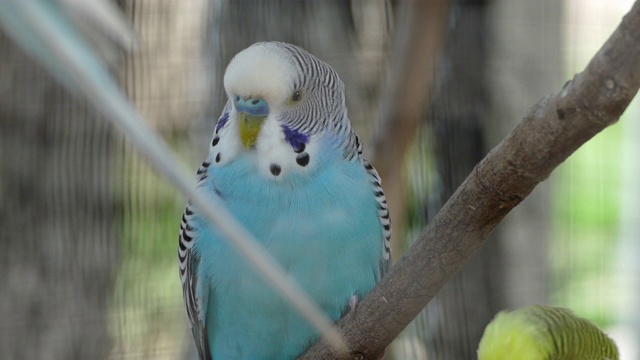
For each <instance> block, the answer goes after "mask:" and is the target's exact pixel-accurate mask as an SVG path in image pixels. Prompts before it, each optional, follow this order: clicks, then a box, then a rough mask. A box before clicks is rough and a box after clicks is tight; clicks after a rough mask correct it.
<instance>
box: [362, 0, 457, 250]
mask: <svg viewBox="0 0 640 360" xmlns="http://www.w3.org/2000/svg"><path fill="white" fill-rule="evenodd" d="M399 6H400V9H399V11H400V14H399V16H398V19H397V21H396V22H397V23H398V26H397V30H396V32H395V35H394V42H393V48H392V51H391V61H390V69H389V70H390V71H389V74H388V78H387V79H388V81H387V84H386V85H385V86H384V91H383V92H382V94H381V96H380V108H379V118H378V119H377V123H376V129H375V133H374V135H373V139H372V141H371V148H370V149H367V151H366V154H367V157H368V158H369V160H370V161H371V163H372V164H373V165H374V166H375V168H376V170H378V174H380V177H381V178H382V179H384V183H383V186H384V192H385V194H386V198H387V201H388V202H389V204H388V205H389V210H390V213H391V223H392V224H393V232H392V236H393V238H394V239H398V240H399V239H401V238H402V235H401V234H402V223H403V221H402V219H404V212H405V207H406V206H405V196H404V188H403V184H404V181H403V177H402V167H403V164H404V161H402V159H404V158H405V157H406V156H405V154H406V153H407V150H408V149H409V145H411V144H412V143H413V142H414V141H415V139H416V138H417V137H416V135H417V134H418V125H419V124H420V120H421V119H422V118H423V116H424V113H425V111H426V109H427V104H428V102H429V100H430V98H431V90H432V88H433V86H432V85H433V81H434V79H435V69H436V62H437V61H436V60H437V57H438V54H439V53H440V49H441V48H442V45H443V41H444V37H445V32H446V26H447V23H448V21H447V20H448V19H449V0H412V1H406V2H402V3H401V4H400V5H399ZM399 244H400V243H399V241H392V247H393V250H394V251H393V253H395V254H397V253H399V251H397V250H399V246H398V245H399Z"/></svg>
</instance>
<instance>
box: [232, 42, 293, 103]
mask: <svg viewBox="0 0 640 360" xmlns="http://www.w3.org/2000/svg"><path fill="white" fill-rule="evenodd" d="M290 56H291V53H290V52H289V51H288V50H287V49H285V48H283V47H281V46H278V45H277V44H273V43H260V44H256V45H253V46H251V47H248V48H246V49H244V50H242V51H241V52H239V53H238V54H237V55H236V56H235V57H234V58H233V59H232V60H231V62H230V63H229V65H228V66H227V70H226V71H225V73H224V88H225V91H226V92H227V95H228V96H230V97H231V96H235V95H239V96H244V97H249V96H251V97H260V98H262V99H264V100H265V101H267V103H269V104H270V105H272V106H273V105H277V104H279V103H283V102H285V101H286V100H287V99H288V98H289V96H290V95H291V92H292V91H294V90H295V89H294V88H293V87H294V76H295V68H294V66H293V63H292V60H291V59H290Z"/></svg>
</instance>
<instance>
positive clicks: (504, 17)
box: [0, 0, 640, 360]
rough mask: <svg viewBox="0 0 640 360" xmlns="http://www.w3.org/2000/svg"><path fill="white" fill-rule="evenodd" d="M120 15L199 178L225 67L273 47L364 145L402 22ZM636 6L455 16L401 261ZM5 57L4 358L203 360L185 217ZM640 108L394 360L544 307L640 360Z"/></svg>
mask: <svg viewBox="0 0 640 360" xmlns="http://www.w3.org/2000/svg"><path fill="white" fill-rule="evenodd" d="M119 3H120V5H121V8H122V10H123V12H124V13H125V14H126V16H127V18H128V19H129V20H130V21H131V23H132V24H133V26H134V28H135V30H136V32H137V33H138V35H139V47H138V49H137V51H136V52H134V53H132V54H126V55H122V54H120V53H117V56H113V57H111V60H110V65H111V67H112V69H113V71H114V74H116V76H117V77H118V78H119V80H120V82H121V84H122V87H123V89H124V90H125V91H126V93H127V94H128V95H129V97H130V98H131V100H132V101H133V102H134V103H135V105H136V106H137V107H138V109H140V111H141V112H142V114H143V115H144V116H145V118H146V119H147V120H148V121H149V122H150V123H152V124H153V126H154V127H155V129H157V130H158V131H160V132H161V133H162V134H163V136H164V137H165V138H166V139H168V141H169V142H170V144H171V145H172V147H173V148H174V150H176V151H177V153H178V154H179V156H180V157H181V159H183V161H184V164H185V168H189V169H192V170H193V172H194V173H195V169H196V168H197V166H198V164H199V163H200V162H201V161H202V160H203V159H204V157H205V155H206V150H207V143H208V142H209V140H210V137H211V134H212V132H213V127H214V123H215V120H216V119H217V117H218V116H219V113H220V111H221V108H222V105H223V103H224V101H225V95H224V93H223V91H222V81H221V79H222V74H223V72H224V69H225V67H226V65H227V63H228V61H229V60H230V59H231V57H232V56H233V55H235V53H237V52H238V51H240V50H241V49H243V48H245V47H247V46H248V45H250V44H252V43H254V42H256V41H261V40H281V41H287V42H292V43H296V44H298V45H301V46H303V47H305V48H306V49H307V50H309V51H310V52H312V53H314V54H315V55H317V56H318V57H319V58H321V59H324V60H325V61H327V62H328V63H329V64H331V65H332V66H334V68H336V70H337V72H338V74H339V75H340V76H341V78H342V79H343V81H344V82H345V84H346V88H347V101H348V106H349V114H350V118H351V120H352V122H353V123H354V126H355V128H356V130H357V132H358V133H359V135H360V136H361V138H362V139H363V143H365V144H366V142H367V141H368V140H369V139H370V138H371V136H372V133H373V132H372V129H373V122H374V119H375V118H376V110H377V109H378V107H377V105H378V102H379V99H378V97H379V95H380V88H381V87H382V86H383V85H384V84H385V76H386V67H387V66H388V62H389V58H390V56H391V54H390V48H391V46H390V44H392V42H393V31H394V28H395V26H397V24H396V23H395V22H394V21H395V19H396V14H395V12H394V10H395V9H396V7H397V6H398V4H397V3H396V2H387V1H383V0H380V1H355V0H354V1H350V2H344V1H341V0H336V1H310V2H295V1H279V2H269V3H259V4H258V3H256V2H252V1H223V0H216V1H213V0H212V1H206V0H197V1H186V2H175V1H169V0H162V1H156V0H125V1H120V2H119ZM631 4H632V1H630V0H617V1H609V2H607V3H606V4H604V3H602V2H599V1H596V0H588V1H584V0H582V1H577V0H565V1H562V2H558V1H552V0H545V1H539V2H531V1H526V0H517V1H514V0H494V1H462V0H459V1H454V2H453V3H452V5H451V11H450V18H449V25H448V28H447V32H446V38H445V40H446V42H445V44H446V45H445V47H444V49H443V50H442V53H441V54H440V55H439V63H438V67H437V69H436V72H435V74H436V75H435V88H436V90H435V92H434V94H433V96H432V99H431V102H430V103H429V104H428V106H426V108H427V109H428V111H427V112H426V115H425V118H424V121H423V122H422V125H421V129H420V131H419V133H418V134H417V136H416V140H417V141H415V142H414V143H413V144H412V146H411V148H410V151H409V154H408V155H407V157H406V159H404V160H403V161H404V162H405V166H404V172H405V174H404V175H405V176H404V177H405V180H406V182H405V184H404V185H403V186H404V188H405V191H404V192H405V196H406V199H405V202H406V206H407V209H408V210H407V212H406V219H403V220H404V223H401V224H398V223H395V224H394V231H395V232H396V234H403V235H402V236H401V237H400V236H396V237H395V238H394V241H396V242H398V244H399V245H398V246H395V247H394V250H395V251H396V253H395V254H394V257H395V258H396V259H397V258H399V257H400V256H401V252H402V251H404V250H406V249H407V248H408V246H409V244H410V243H411V242H412V241H413V240H414V239H415V238H416V237H417V234H419V231H420V230H421V229H422V228H423V227H424V226H425V225H426V223H427V222H428V221H429V220H430V219H431V218H432V217H433V216H434V215H435V213H436V212H437V210H438V209H439V208H440V207H441V206H442V205H443V204H444V202H445V201H446V199H447V198H448V196H450V195H451V193H452V192H453V191H454V190H455V189H456V187H457V186H458V185H459V184H460V183H461V181H462V180H463V179H464V177H465V176H466V175H467V174H468V173H469V171H471V169H472V168H473V166H474V165H475V163H477V161H478V160H480V159H481V158H482V157H483V156H484V155H485V154H486V152H487V151H488V150H489V149H490V148H492V147H493V146H495V145H496V144H497V142H498V141H499V140H500V139H501V138H502V137H504V135H506V133H507V132H508V131H509V130H510V129H511V128H512V127H513V126H514V124H515V123H516V122H517V121H519V119H521V117H522V115H523V114H524V113H525V112H526V110H527V109H528V108H529V107H530V106H531V105H533V104H534V103H535V102H536V101H538V100H539V99H540V98H542V97H544V96H546V95H548V94H550V93H552V92H556V91H559V89H560V88H561V87H562V84H563V83H564V82H565V81H566V79H568V78H570V77H571V76H572V74H573V73H575V72H578V71H580V70H581V69H582V68H583V67H584V65H585V64H586V62H587V61H588V60H589V59H590V58H591V56H592V55H593V54H594V53H595V51H596V50H597V49H598V48H599V47H600V45H601V44H602V43H604V41H605V40H606V38H607V37H608V36H609V34H610V33H611V32H612V31H613V29H614V28H615V26H616V25H617V24H618V23H619V21H620V19H621V16H622V15H623V14H624V13H625V12H626V11H628V9H629V8H630V7H631ZM285 19H286V21H284V20H285ZM0 49H2V50H1V51H0V204H1V205H0V239H1V240H0V241H1V244H2V251H0V269H2V271H0V274H2V275H0V289H3V290H2V294H3V296H2V297H1V298H0V318H1V319H3V321H2V322H0V357H2V358H3V359H89V358H91V359H100V358H105V359H110V360H116V359H193V358H195V352H194V351H195V350H194V346H193V340H192V338H191V334H190V332H189V330H188V324H187V318H186V316H185V311H184V306H183V303H182V291H181V287H180V283H179V277H178V267H177V256H176V252H177V234H178V228H179V223H180V216H181V213H182V210H183V208H184V205H185V203H186V199H184V198H183V197H182V196H181V195H179V194H178V193H177V192H176V191H174V189H173V188H172V186H171V185H170V184H169V183H168V182H167V181H165V180H164V179H163V178H162V177H161V176H159V175H158V174H156V173H155V172H154V171H152V170H151V169H150V168H149V166H148V165H147V164H146V162H145V160H144V159H143V158H141V157H140V156H139V155H138V154H137V153H136V152H135V151H134V150H133V148H132V146H131V144H130V143H129V142H128V141H127V140H125V139H124V138H123V137H122V135H121V134H119V133H118V132H116V131H115V130H114V129H112V127H111V125H109V124H108V123H107V122H105V121H103V119H101V118H99V117H98V116H97V115H96V113H95V112H94V111H93V110H92V109H91V108H90V107H89V106H88V105H87V104H86V103H84V102H82V101H81V100H79V99H78V98H77V97H75V96H73V95H71V94H69V93H68V92H67V91H66V90H64V89H63V88H61V87H60V86H59V85H57V83H56V82H55V81H54V80H53V79H52V78H51V77H50V76H49V75H47V74H46V72H45V71H44V70H42V69H41V68H40V66H39V65H37V64H35V63H33V62H32V60H30V59H29V58H28V57H27V56H26V55H25V54H24V53H23V52H22V51H21V50H19V49H18V48H17V47H16V46H15V44H13V43H12V42H11V41H10V40H9V39H8V38H7V37H5V36H4V34H2V33H0ZM636 103H637V102H635V103H634V105H632V106H631V107H630V109H629V110H628V111H627V114H625V116H624V117H623V119H622V121H621V124H618V125H615V126H613V127H611V128H610V129H607V130H605V131H604V132H603V133H602V134H600V135H598V136H597V137H596V138H595V139H593V140H592V141H590V142H589V143H587V144H586V145H585V146H584V147H583V148H581V149H580V150H578V152H576V154H574V155H573V156H572V157H571V158H570V159H569V160H568V161H567V162H566V163H565V164H563V165H562V166H561V167H560V168H559V169H558V170H557V171H556V172H555V173H554V174H553V175H552V177H551V179H550V180H549V181H547V182H546V183H544V184H542V185H541V186H540V187H539V188H538V189H537V190H536V191H535V192H534V193H533V194H532V195H531V196H530V198H528V199H527V201H525V202H524V203H523V204H521V205H520V206H519V207H518V208H517V209H516V210H514V212H513V213H512V214H510V215H509V216H508V217H507V219H505V220H504V222H503V223H502V224H501V225H500V226H499V228H498V229H497V230H496V231H495V233H494V234H493V235H492V238H491V239H490V240H489V242H488V243H487V245H486V246H485V248H484V249H483V250H482V251H481V252H480V253H479V254H478V255H477V256H476V257H475V258H474V259H473V260H472V261H471V262H470V263H469V264H468V265H467V266H466V268H465V269H463V270H462V271H461V273H460V274H458V275H456V276H455V277H454V279H452V281H450V283H449V284H448V285H447V286H445V288H443V290H442V291H441V292H440V293H439V294H438V296H437V297H436V298H435V299H434V300H433V301H432V302H431V303H430V304H429V305H428V306H427V308H425V310H424V311H423V312H422V313H421V314H420V315H419V316H418V318H417V319H416V320H415V321H414V322H413V323H412V324H411V325H410V326H409V327H408V328H407V329H406V330H405V331H404V332H403V333H402V334H401V335H400V336H399V337H398V339H397V340H396V341H395V342H394V344H393V345H392V347H391V348H390V349H389V350H388V351H387V358H390V359H474V358H475V357H476V355H475V351H476V348H477V342H478V340H479V337H480V336H481V335H482V330H483V329H484V326H486V323H487V322H488V321H489V320H490V319H491V318H492V317H493V315H494V314H495V313H496V312H497V311H499V310H501V309H505V308H510V309H513V308H516V307H521V306H526V305H529V304H533V303H546V304H552V305H557V306H564V307H568V308H571V309H572V310H574V311H575V312H576V314H578V315H579V316H583V317H586V318H588V319H590V320H592V321H594V322H596V323H597V324H598V325H600V326H601V327H604V328H605V329H607V331H609V332H610V333H611V335H612V336H613V337H614V338H615V339H616V340H617V341H618V345H619V346H620V350H621V354H622V359H623V360H627V359H637V358H638V357H639V356H640V353H639V352H638V347H637V344H636V343H635V341H634V339H638V338H640V317H639V316H638V315H637V311H634V309H637V307H638V302H639V301H640V290H639V289H640V286H639V283H640V273H639V272H638V270H639V267H638V265H637V261H634V259H637V258H638V256H637V255H638V254H639V252H640V246H639V243H638V238H639V236H638V235H639V234H638V231H639V229H638V224H639V223H640V222H639V221H638V219H637V217H638V215H637V214H638V213H639V212H638V211H636V210H637V209H638V207H639V205H638V203H639V201H640V197H639V196H638V186H637V184H638V177H639V176H640V173H639V168H638V165H637V153H638V152H637V151H638V146H639V145H638V140H637V139H638V137H637V135H638V133H640V130H639V128H638V126H639V125H638V123H637V121H635V120H636V119H635V118H637V111H638V110H637V104H636ZM412 140H413V139H390V141H412ZM374 165H375V163H374ZM384 185H385V183H384V179H383V186H384ZM401 229H402V230H401ZM634 255H635V256H634Z"/></svg>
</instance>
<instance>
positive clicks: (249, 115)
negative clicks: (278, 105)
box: [233, 95, 269, 149]
mask: <svg viewBox="0 0 640 360" xmlns="http://www.w3.org/2000/svg"><path fill="white" fill-rule="evenodd" d="M233 104H234V106H235V108H236V111H237V112H238V116H239V119H238V120H239V121H240V125H239V126H240V140H241V141H242V144H243V145H244V147H245V148H247V149H251V148H252V147H255V145H256V141H257V139H258V134H259V133H260V129H261V128H262V124H263V123H264V120H265V119H266V118H267V115H268V114H269V105H268V104H267V102H266V101H264V100H262V99H260V98H251V97H249V98H243V97H241V96H238V95H236V96H235V97H234V98H233Z"/></svg>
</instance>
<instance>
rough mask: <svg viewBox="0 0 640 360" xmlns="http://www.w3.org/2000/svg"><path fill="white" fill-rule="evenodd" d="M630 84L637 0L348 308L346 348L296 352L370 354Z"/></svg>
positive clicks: (639, 64) (599, 123)
mask: <svg viewBox="0 0 640 360" xmlns="http://www.w3.org/2000/svg"><path fill="white" fill-rule="evenodd" d="M638 87H640V2H636V3H635V4H634V6H633V8H632V9H631V11H630V12H629V14H627V16H625V18H624V19H623V21H622V23H621V24H620V25H619V26H618V28H617V29H616V30H615V32H614V33H613V34H612V35H611V37H610V38H609V40H608V41H607V42H606V43H605V44H604V45H603V47H602V48H601V49H600V50H599V51H598V53H597V54H596V55H595V56H594V57H593V59H592V60H591V62H590V63H589V65H588V66H587V67H586V69H585V70H584V71H583V72H582V73H580V74H578V75H576V76H575V77H574V78H573V80H571V81H568V82H567V83H566V84H565V86H564V87H563V89H562V90H561V91H560V92H559V93H558V94H556V95H551V96H549V97H546V98H544V99H542V100H541V101H540V102H538V103H537V104H535V105H534V106H533V107H532V108H531V109H530V110H529V111H528V113H527V114H526V115H525V117H524V119H523V120H522V121H521V122H520V123H519V124H518V126H516V128H515V129H514V130H513V131H511V133H509V134H508V135H507V137H506V138H505V139H504V140H503V141H502V142H501V143H500V144H498V146H497V147H495V148H494V149H493V150H491V152H489V154H488V155H487V156H486V157H485V158H484V159H483V160H482V161H481V162H480V163H479V164H478V165H477V166H476V167H475V168H474V170H473V171H472V172H471V174H470V175H469V176H468V177H467V179H466V180H465V181H464V183H463V184H462V185H461V186H460V187H459V188H458V190H457V191H456V192H455V194H454V195H453V196H452V197H451V198H450V199H449V201H448V202H447V203H446V204H445V206H444V207H443V208H442V210H441V211H440V212H439V214H438V215H437V216H436V217H435V219H434V220H433V221H432V222H431V223H430V224H429V225H428V226H427V228H426V229H425V230H424V232H423V233H422V234H421V236H420V237H419V239H418V240H417V241H416V242H415V243H414V245H413V246H412V247H411V248H410V249H409V251H408V252H407V254H406V255H405V256H404V257H403V258H402V259H400V261H399V262H398V263H397V264H396V266H394V268H393V269H392V270H391V271H390V273H389V274H388V275H387V276H386V277H385V278H383V280H382V281H381V282H380V283H379V284H378V286H377V287H376V288H375V289H374V290H373V291H372V292H371V293H370V294H369V295H368V296H367V297H365V299H363V301H362V302H360V304H359V305H358V309H357V311H355V312H351V313H350V314H349V315H348V316H346V317H345V318H343V319H342V320H341V321H340V322H339V327H340V329H341V331H342V333H343V335H344V338H345V339H346V341H347V343H348V344H349V348H350V353H349V354H335V353H333V351H332V349H331V348H329V347H328V346H327V345H326V344H325V342H324V341H323V340H321V341H320V342H318V343H317V344H316V345H314V346H313V347H312V348H311V349H309V350H308V351H307V352H306V353H305V354H304V355H303V356H302V358H303V359H313V358H317V359H326V358H342V359H347V358H370V359H374V358H376V357H377V355H378V354H379V353H381V352H382V350H383V349H384V348H385V347H386V346H387V345H389V343H390V342H391V341H392V340H393V339H394V338H395V337H396V336H397V335H398V334H399V333H400V331H402V329H404V328H405V327H406V326H407V324H409V322H410V321H411V320H412V319H413V318H414V317H415V316H416V315H417V314H418V313H419V312H420V311H421V310H422V309H423V308H424V306H425V305H426V304H427V303H428V302H429V301H430V300H431V299H432V298H433V296H434V295H435V294H436V293H437V292H438V291H439V290H440V288H442V286H443V285H444V284H445V283H446V282H447V281H448V280H449V279H450V278H451V277H452V276H453V275H454V274H455V273H456V272H458V271H459V270H460V268H461V267H462V266H463V265H464V264H465V263H466V262H467V260H468V259H469V258H470V257H471V256H473V255H474V254H475V253H476V252H477V251H478V249H479V248H480V247H481V246H482V245H483V244H484V241H485V240H486V238H487V236H488V235H489V234H490V233H491V231H492V230H493V229H494V228H495V226H496V225H497V224H498V223H499V222H500V221H501V220H502V219H503V218H504V217H505V216H506V215H507V214H508V213H509V211H511V209H513V208H514V207H515V206H517V205H518V204H519V203H520V202H521V201H522V200H523V199H524V198H525V197H527V195H529V193H531V191H532V190H533V189H534V188H535V187H536V185H537V184H539V183H540V182H542V181H544V180H545V179H547V178H548V177H549V175H550V174H551V172H552V171H553V170H554V169H555V168H556V167H557V166H558V165H560V163H562V162H563V161H564V160H566V159H567V157H569V156H570V155H571V154H572V153H573V152H574V151H575V150H576V149H578V148H579V147H580V146H581V145H582V144H584V143H585V142H587V141H588V140H589V139H591V138H592V137H593V136H594V135H596V134H597V133H598V132H600V131H602V130H603V129H604V128H606V127H607V126H609V125H611V124H613V123H615V122H616V121H617V120H618V119H619V117H620V116H621V115H622V113H623V112H624V110H625V109H626V107H627V106H628V104H629V103H630V102H631V100H632V99H633V97H634V96H635V94H636V93H637V91H638Z"/></svg>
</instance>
